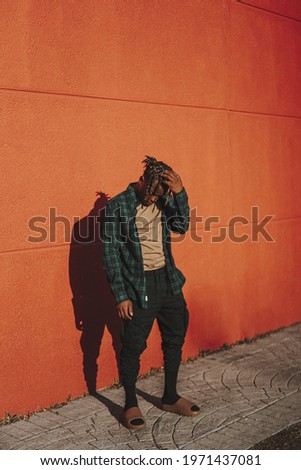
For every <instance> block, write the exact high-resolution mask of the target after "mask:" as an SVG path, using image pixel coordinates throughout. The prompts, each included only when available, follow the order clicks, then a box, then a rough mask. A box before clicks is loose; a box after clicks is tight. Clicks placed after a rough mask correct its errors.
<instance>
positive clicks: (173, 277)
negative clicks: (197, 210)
mask: <svg viewBox="0 0 301 470" xmlns="http://www.w3.org/2000/svg"><path fill="white" fill-rule="evenodd" d="M134 184H135V183H130V184H129V185H128V187H127V189H126V190H125V191H123V192H121V193H119V194H117V195H116V196H114V197H113V198H111V199H110V200H109V201H108V202H107V204H106V206H105V208H104V217H103V225H102V250H103V260H104V270H105V271H106V273H107V279H108V281H109V284H110V288H111V291H112V294H113V296H114V298H115V301H116V303H117V304H118V303H120V302H122V301H123V300H126V299H135V300H137V301H138V303H139V304H140V306H141V307H142V308H148V298H147V292H146V276H145V274H144V267H143V258H142V251H141V245H140V241H139V236H138V233H137V227H136V224H135V216H136V208H137V206H138V205H139V204H140V202H141V201H140V199H139V196H138V195H137V194H136V192H135V190H134V188H133V185H134ZM166 197H167V194H164V195H163V196H160V197H159V201H160V202H161V203H162V205H161V207H162V213H161V214H162V216H161V220H162V234H163V251H164V255H165V262H166V267H167V272H168V277H169V280H170V284H171V288H172V292H173V294H178V293H179V292H180V291H181V288H182V286H183V285H184V283H185V281H186V278H185V276H184V274H183V273H182V272H181V271H180V269H178V268H177V267H176V265H175V262H174V259H173V255H172V251H171V239H170V231H172V232H175V233H185V232H187V230H188V228H189V221H190V215H189V212H190V209H189V205H188V196H187V193H186V190H185V188H182V190H181V191H180V192H179V193H173V196H169V201H168V203H167V204H166V206H165V207H164V203H165V200H166Z"/></svg>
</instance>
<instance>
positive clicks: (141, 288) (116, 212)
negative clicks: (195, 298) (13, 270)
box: [102, 156, 201, 429]
mask: <svg viewBox="0 0 301 470" xmlns="http://www.w3.org/2000/svg"><path fill="white" fill-rule="evenodd" d="M143 163H145V170H144V173H143V175H142V176H141V177H140V179H139V181H138V182H135V183H130V184H129V185H128V187H127V189H126V190H125V191H123V192H121V193H119V194H117V195H116V196H115V197H113V198H112V199H110V200H109V201H108V202H107V204H106V207H105V215H104V219H103V233H102V240H103V255H104V269H105V270H106V272H107V277H108V281H109V283H110V287H111V291H112V293H113V296H114V298H115V300H116V303H117V310H118V314H119V316H120V318H122V326H121V334H120V337H121V341H122V350H121V353H120V374H121V379H122V383H123V386H124V389H125V396H126V401H125V406H124V422H125V425H126V426H127V427H128V428H130V429H141V428H143V427H145V425H146V423H145V419H144V418H143V416H142V413H141V411H140V409H139V407H138V402H137V397H136V380H137V376H138V373H139V368H140V355H141V353H142V352H143V351H144V349H145V348H146V340H147V338H148V336H149V333H150V331H151V328H152V325H153V322H154V319H155V318H156V319H157V322H158V326H159V329H160V333H161V338H162V350H163V356H164V372H165V387H164V393H163V397H162V409H163V410H165V411H170V412H173V413H178V414H180V415H185V416H194V415H196V414H198V413H199V412H200V411H201V410H200V408H199V407H198V406H197V405H195V404H194V403H192V402H190V401H189V400H188V399H186V398H183V397H180V396H179V395H178V394H177V390H176V384H177V375H178V370H179V366H180V362H181V355H182V346H183V344H184V340H185V335H186V331H187V327H188V318H189V313H188V309H187V304H186V300H185V298H184V295H183V292H182V286H183V284H184V283H185V281H186V278H185V276H184V275H183V273H182V272H181V271H180V270H179V269H178V268H176V266H175V262H174V259H173V256H172V252H171V240H170V231H173V232H175V233H185V232H186V231H187V230H188V227H189V205H188V196H187V193H186V190H185V188H184V186H183V184H182V181H181V178H180V176H179V175H178V174H177V173H176V172H175V171H173V170H172V169H171V167H170V166H168V165H166V164H165V163H163V162H161V161H160V162H159V161H157V160H156V158H154V157H149V156H146V158H145V160H143Z"/></svg>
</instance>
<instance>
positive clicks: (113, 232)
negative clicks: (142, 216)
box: [102, 201, 129, 304]
mask: <svg viewBox="0 0 301 470" xmlns="http://www.w3.org/2000/svg"><path fill="white" fill-rule="evenodd" d="M120 232H121V227H120V207H119V206H118V204H117V203H116V202H112V203H110V201H109V202H107V204H106V206H105V208H104V217H103V224H102V250H103V263H104V269H105V271H106V272H107V276H108V280H109V284H110V288H111V291H112V294H113V296H114V298H115V300H116V303H117V304H119V303H120V302H122V301H123V300H126V299H128V298H129V296H128V295H127V293H126V290H125V287H124V282H123V277H122V272H121V259H120V243H121V233H120Z"/></svg>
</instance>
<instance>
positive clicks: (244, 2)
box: [237, 0, 301, 23]
mask: <svg viewBox="0 0 301 470" xmlns="http://www.w3.org/2000/svg"><path fill="white" fill-rule="evenodd" d="M237 3H240V4H242V5H246V6H247V7H250V8H256V10H262V11H264V12H266V13H270V14H271V15H276V16H280V17H281V18H286V19H288V20H292V21H297V23H301V20H298V19H297V18H292V17H291V16H287V15H283V14H281V13H277V12H276V11H271V10H268V9H267V8H262V7H259V6H257V5H251V4H250V3H248V2H247V1H245V0H237Z"/></svg>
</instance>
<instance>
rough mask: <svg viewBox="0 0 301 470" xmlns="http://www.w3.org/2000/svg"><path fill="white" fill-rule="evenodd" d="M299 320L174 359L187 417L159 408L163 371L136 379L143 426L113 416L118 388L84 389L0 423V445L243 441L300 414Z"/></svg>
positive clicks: (171, 445) (234, 445)
mask: <svg viewBox="0 0 301 470" xmlns="http://www.w3.org/2000/svg"><path fill="white" fill-rule="evenodd" d="M300 340H301V323H299V324H295V325H293V326H290V327H287V328H284V329H282V330H280V331H278V332H275V333H271V334H270V335H268V336H266V337H263V338H259V339H257V340H256V341H254V342H251V343H244V344H239V345H236V346H234V347H232V348H231V349H228V350H223V351H220V352H216V353H212V354H210V355H208V356H206V357H204V358H198V359H197V360H195V361H193V362H189V363H187V364H182V365H181V368H180V372H179V385H178V392H179V393H180V394H181V395H182V396H186V397H188V398H190V399H192V400H195V401H196V403H197V404H198V405H199V406H201V408H202V410H203V411H202V413H201V414H200V415H198V416H195V417H193V418H191V417H181V416H179V415H175V414H172V413H167V412H164V411H162V410H161V409H160V397H161V395H162V390H163V378H164V377H163V373H158V374H156V375H152V376H150V377H147V378H145V379H142V380H139V381H138V382H137V390H138V393H139V405H140V407H141V410H142V412H143V414H144V416H145V418H146V420H147V428H145V429H142V430H140V431H130V430H128V429H126V428H125V427H124V426H123V425H122V424H121V422H120V420H121V413H122V405H123V389H122V388H115V389H110V390H109V389H108V390H104V391H101V392H99V394H98V396H97V397H92V396H89V395H87V396H85V397H83V398H80V399H77V400H73V401H71V402H70V403H68V404H67V405H65V406H63V407H61V408H58V409H53V410H51V411H43V412H41V413H37V414H35V415H32V416H31V417H30V419H29V421H24V420H21V421H17V422H15V423H12V424H8V425H5V426H1V427H0V449H80V450H81V449H83V450H84V449H94V450H95V449H213V450H215V449H234V450H236V449H245V450H246V449H250V448H251V447H252V446H254V445H255V444H256V443H258V442H260V441H262V440H264V439H266V438H268V437H270V436H273V435H274V434H276V433H278V432H279V431H281V430H283V429H285V428H287V427H288V426H290V425H292V424H295V423H297V422H298V421H300V420H301V406H300V405H301V341H300Z"/></svg>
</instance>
